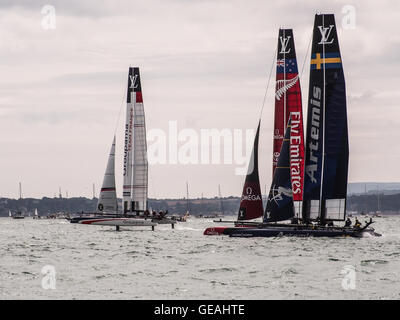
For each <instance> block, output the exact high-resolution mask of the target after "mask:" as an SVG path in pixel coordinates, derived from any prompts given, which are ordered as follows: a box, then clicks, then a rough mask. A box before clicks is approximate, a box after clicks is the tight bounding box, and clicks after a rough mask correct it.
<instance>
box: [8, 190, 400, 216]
mask: <svg viewBox="0 0 400 320" xmlns="http://www.w3.org/2000/svg"><path fill="white" fill-rule="evenodd" d="M97 200H98V199H97V198H93V199H88V198H84V197H79V198H68V199H67V198H47V197H43V198H42V199H34V198H22V199H8V198H0V216H8V213H9V210H10V211H11V212H13V213H15V212H22V213H23V214H25V215H28V214H29V213H31V214H32V213H33V212H34V211H35V209H37V210H38V212H39V215H49V214H54V213H58V212H65V213H78V212H82V211H83V212H95V209H96V206H97ZM264 202H265V201H264ZM239 203H240V198H239V197H232V196H231V197H225V198H218V197H215V198H204V199H200V198H199V199H189V200H186V199H149V209H151V210H155V211H160V210H168V212H169V213H171V214H184V213H186V211H188V210H189V212H190V214H191V215H221V214H224V215H235V214H237V211H238V208H239ZM347 211H348V212H349V211H353V212H358V213H369V212H381V213H383V214H385V213H388V214H389V213H393V214H394V213H398V212H400V193H397V194H390V195H384V194H362V195H351V196H348V197H347Z"/></svg>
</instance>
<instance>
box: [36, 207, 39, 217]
mask: <svg viewBox="0 0 400 320" xmlns="http://www.w3.org/2000/svg"><path fill="white" fill-rule="evenodd" d="M38 216H39V214H38V211H37V208H35V217H38Z"/></svg>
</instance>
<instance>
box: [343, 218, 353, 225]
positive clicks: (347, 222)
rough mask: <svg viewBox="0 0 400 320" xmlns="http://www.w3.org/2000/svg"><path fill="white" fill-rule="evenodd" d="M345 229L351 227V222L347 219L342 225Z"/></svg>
mask: <svg viewBox="0 0 400 320" xmlns="http://www.w3.org/2000/svg"><path fill="white" fill-rule="evenodd" d="M344 226H345V227H351V220H350V218H347V220H346V223H345V225H344Z"/></svg>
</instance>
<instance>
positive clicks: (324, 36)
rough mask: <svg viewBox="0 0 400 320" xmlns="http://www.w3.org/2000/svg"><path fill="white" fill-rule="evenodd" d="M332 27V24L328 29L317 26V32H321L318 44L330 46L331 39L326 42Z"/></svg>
mask: <svg viewBox="0 0 400 320" xmlns="http://www.w3.org/2000/svg"><path fill="white" fill-rule="evenodd" d="M333 27H334V25H333V24H331V25H330V26H329V27H322V26H318V29H319V32H321V41H320V42H318V44H331V43H332V42H333V40H334V39H333V38H332V40H331V41H328V39H329V36H330V34H331V31H332V29H333Z"/></svg>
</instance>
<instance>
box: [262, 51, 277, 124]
mask: <svg viewBox="0 0 400 320" xmlns="http://www.w3.org/2000/svg"><path fill="white" fill-rule="evenodd" d="M277 51H278V47H276V48H275V52H274V56H273V58H272V64H271V69H270V71H269V77H268V82H267V86H266V88H265V94H264V99H263V103H262V106H261V111H260V117H259V120H261V117H262V113H263V110H264V105H265V100H266V99H267V93H268V88H269V83H270V82H271V75H272V70H273V68H274V64H275V58H276V54H277Z"/></svg>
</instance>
